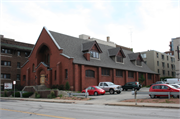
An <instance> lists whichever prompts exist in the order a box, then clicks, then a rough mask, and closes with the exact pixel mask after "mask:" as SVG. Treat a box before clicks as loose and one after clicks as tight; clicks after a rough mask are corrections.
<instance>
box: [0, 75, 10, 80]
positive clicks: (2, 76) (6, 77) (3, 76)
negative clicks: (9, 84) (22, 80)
mask: <svg viewBox="0 0 180 119" xmlns="http://www.w3.org/2000/svg"><path fill="white" fill-rule="evenodd" d="M1 78H3V79H10V78H11V75H10V74H1Z"/></svg>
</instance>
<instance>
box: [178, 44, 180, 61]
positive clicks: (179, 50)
mask: <svg viewBox="0 0 180 119" xmlns="http://www.w3.org/2000/svg"><path fill="white" fill-rule="evenodd" d="M177 53H178V59H179V60H180V46H177Z"/></svg>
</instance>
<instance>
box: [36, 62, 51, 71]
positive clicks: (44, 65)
mask: <svg viewBox="0 0 180 119" xmlns="http://www.w3.org/2000/svg"><path fill="white" fill-rule="evenodd" d="M41 64H42V65H44V66H45V67H47V68H49V66H48V65H47V64H45V63H44V62H40V63H39V65H38V66H37V67H36V69H37V68H38V67H39V66H40V65H41Z"/></svg>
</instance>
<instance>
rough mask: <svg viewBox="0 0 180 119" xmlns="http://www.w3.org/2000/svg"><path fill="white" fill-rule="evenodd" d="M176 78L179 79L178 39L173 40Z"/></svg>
mask: <svg viewBox="0 0 180 119" xmlns="http://www.w3.org/2000/svg"><path fill="white" fill-rule="evenodd" d="M173 45H174V57H175V66H176V70H175V72H176V77H177V78H180V37H178V38H175V39H173Z"/></svg>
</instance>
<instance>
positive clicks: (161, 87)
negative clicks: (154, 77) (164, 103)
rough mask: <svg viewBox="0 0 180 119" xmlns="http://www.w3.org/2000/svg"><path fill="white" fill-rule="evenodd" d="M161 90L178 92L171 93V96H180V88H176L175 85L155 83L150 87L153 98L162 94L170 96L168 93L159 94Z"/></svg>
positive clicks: (150, 94)
mask: <svg viewBox="0 0 180 119" xmlns="http://www.w3.org/2000/svg"><path fill="white" fill-rule="evenodd" d="M151 92H153V93H151ZM156 92H157V93H156ZM160 92H177V93H174V94H171V96H173V97H179V92H180V89H178V88H175V87H174V86H172V85H168V84H154V85H152V86H151V87H150V89H149V96H150V97H151V98H155V97H160V96H168V94H159V93H160Z"/></svg>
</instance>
